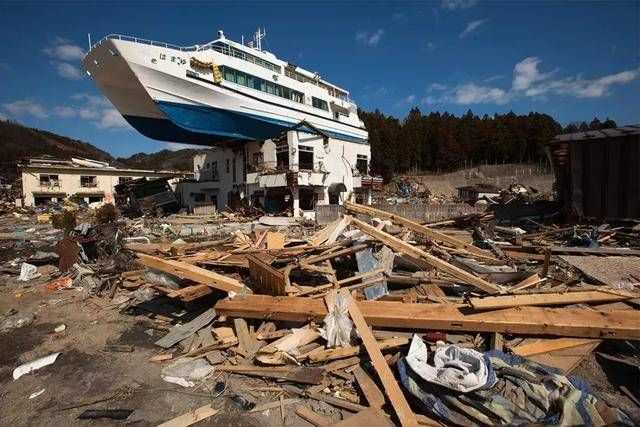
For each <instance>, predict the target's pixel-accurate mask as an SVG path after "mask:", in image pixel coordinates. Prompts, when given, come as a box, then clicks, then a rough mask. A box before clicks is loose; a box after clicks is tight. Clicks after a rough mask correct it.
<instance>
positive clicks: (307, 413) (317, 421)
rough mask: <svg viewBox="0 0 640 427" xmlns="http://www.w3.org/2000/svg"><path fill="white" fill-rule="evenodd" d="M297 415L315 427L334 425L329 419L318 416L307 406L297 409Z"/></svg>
mask: <svg viewBox="0 0 640 427" xmlns="http://www.w3.org/2000/svg"><path fill="white" fill-rule="evenodd" d="M296 414H298V416H299V417H300V418H302V419H303V420H305V421H307V422H308V423H310V424H313V425H314V426H315V427H329V426H330V425H331V424H332V422H331V420H330V419H329V418H327V417H324V416H322V415H319V414H317V413H316V412H314V411H312V410H311V409H309V408H307V407H306V406H299V407H298V408H296Z"/></svg>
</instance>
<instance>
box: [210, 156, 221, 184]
mask: <svg viewBox="0 0 640 427" xmlns="http://www.w3.org/2000/svg"><path fill="white" fill-rule="evenodd" d="M219 179H220V177H219V176H218V162H217V161H216V162H211V180H212V181H217V180H219Z"/></svg>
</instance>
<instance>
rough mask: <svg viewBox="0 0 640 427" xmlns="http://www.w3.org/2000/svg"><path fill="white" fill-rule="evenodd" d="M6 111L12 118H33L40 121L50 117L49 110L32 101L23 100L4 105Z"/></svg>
mask: <svg viewBox="0 0 640 427" xmlns="http://www.w3.org/2000/svg"><path fill="white" fill-rule="evenodd" d="M2 108H3V109H4V111H5V112H6V113H7V114H8V115H10V116H15V117H19V116H33V117H36V118H38V119H46V118H47V117H49V113H48V112H47V110H46V109H45V108H44V107H43V106H42V105H41V104H39V103H37V102H35V101H32V100H30V99H21V100H18V101H14V102H9V103H6V104H2Z"/></svg>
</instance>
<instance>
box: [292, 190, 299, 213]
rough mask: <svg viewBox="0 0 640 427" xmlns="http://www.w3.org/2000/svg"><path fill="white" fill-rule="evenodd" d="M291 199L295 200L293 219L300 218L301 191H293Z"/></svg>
mask: <svg viewBox="0 0 640 427" xmlns="http://www.w3.org/2000/svg"><path fill="white" fill-rule="evenodd" d="M291 197H292V198H293V217H294V218H298V217H300V190H299V189H298V187H295V188H292V189H291Z"/></svg>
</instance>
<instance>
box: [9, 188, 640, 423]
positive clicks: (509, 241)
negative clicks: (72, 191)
mask: <svg viewBox="0 0 640 427" xmlns="http://www.w3.org/2000/svg"><path fill="white" fill-rule="evenodd" d="M402 188H404V187H402ZM524 190H526V189H523V188H519V187H518V188H516V187H514V188H512V189H510V194H512V195H513V197H516V198H517V197H522V195H523V194H526V193H525V191H524ZM411 191H413V192H415V191H418V190H411ZM420 191H423V190H420ZM106 206H111V205H105V206H103V207H101V208H100V209H99V210H98V211H93V210H91V209H90V208H88V207H84V206H80V207H78V208H77V209H76V210H75V211H74V218H75V219H76V221H75V223H74V224H73V227H70V225H69V224H67V223H63V224H61V225H60V224H59V225H60V226H61V227H63V230H62V231H60V232H55V233H50V232H51V231H52V230H53V228H52V227H53V225H52V224H51V223H49V222H46V221H45V218H44V217H43V215H44V214H45V213H44V212H42V211H37V210H31V211H26V210H25V211H19V210H16V211H15V212H10V213H8V214H5V215H4V216H3V217H2V226H3V229H2V230H0V232H1V233H2V234H0V235H1V236H4V237H3V238H2V240H1V242H2V245H4V246H5V247H6V248H5V251H4V257H3V259H2V261H3V263H4V265H3V266H2V274H3V275H4V277H7V278H11V280H10V281H9V283H13V285H6V287H8V286H12V288H11V289H12V290H14V291H15V292H20V293H22V292H40V293H39V294H38V295H40V296H41V298H43V299H44V298H46V297H47V296H49V297H52V298H53V297H55V298H57V300H60V301H69V302H64V303H58V302H55V301H57V300H51V301H50V302H47V303H44V302H43V306H47V305H48V304H49V305H51V307H54V306H55V304H73V305H74V306H77V307H78V309H79V310H83V311H88V312H89V313H94V312H95V313H99V312H101V313H105V312H112V313H113V316H115V317H114V318H115V319H119V318H129V319H132V320H134V321H135V322H136V324H139V325H140V331H141V334H142V336H143V337H146V338H141V339H144V340H146V344H145V343H144V342H143V343H138V342H136V343H131V342H122V341H115V342H102V343H101V344H100V348H99V349H96V351H99V352H102V353H104V352H109V353H110V354H122V355H123V357H125V356H126V357H134V355H137V354H139V353H141V352H143V353H144V359H143V360H144V361H143V362H142V363H144V364H146V365H147V366H145V367H144V369H143V368H140V369H141V371H140V372H142V371H144V372H149V373H150V375H152V376H154V377H155V380H154V381H155V382H154V383H155V384H158V380H159V382H160V384H162V383H165V388H166V387H168V390H171V392H174V393H184V392H186V393H192V394H193V395H195V396H197V395H198V394H203V395H205V396H207V398H208V399H209V401H210V403H209V404H207V405H205V406H202V403H200V404H199V405H194V406H193V407H191V409H189V411H187V410H185V409H182V410H179V411H178V412H177V413H173V414H170V415H169V414H167V413H165V414H164V415H161V417H162V418H161V419H154V421H156V422H155V423H156V424H158V423H159V422H161V421H165V422H167V423H168V424H167V425H189V424H191V423H194V422H196V421H198V420H203V419H206V418H209V417H222V416H224V414H225V413H226V412H227V411H230V410H231V409H230V408H234V409H233V411H239V412H240V413H243V414H245V413H246V414H253V415H254V416H267V417H271V416H277V417H278V418H281V417H285V418H286V417H299V418H300V419H303V420H307V421H309V422H311V423H312V424H315V425H329V424H330V425H333V424H336V423H337V424H336V425H341V424H340V421H339V419H340V418H342V421H341V422H342V423H345V425H362V423H372V424H373V425H392V424H398V425H403V426H404V425H449V424H465V425H476V424H477V425H480V424H518V423H549V422H551V423H563V422H566V423H573V424H576V423H577V424H581V423H594V424H597V423H598V420H607V422H608V423H615V422H619V423H630V422H631V420H636V421H637V411H636V412H634V411H633V410H630V409H629V408H632V407H633V405H634V403H633V399H637V398H638V397H639V396H638V395H637V393H638V391H637V388H636V389H635V390H634V389H633V387H631V388H629V387H628V384H622V383H621V384H620V386H619V389H616V390H619V396H625V397H624V399H628V402H631V403H629V404H628V405H621V404H619V403H618V401H616V400H615V399H611V396H609V395H604V394H601V393H600V391H598V390H590V389H588V388H586V387H582V385H581V384H582V383H580V382H576V380H574V379H573V377H572V376H571V374H572V373H573V372H574V371H575V370H576V367H577V366H578V365H579V364H580V363H581V362H582V361H586V360H593V361H595V360H596V359H595V356H596V355H598V359H597V363H600V364H602V365H603V366H604V365H616V364H618V365H624V364H626V365H624V366H629V364H630V365H631V366H635V367H636V368H637V366H638V365H639V363H640V362H639V358H638V356H637V354H638V351H637V349H638V341H639V340H640V312H639V311H638V307H639V306H640V289H638V287H639V285H640V273H639V272H638V268H637V258H638V256H639V255H640V235H639V234H638V227H637V226H636V224H634V223H616V224H608V225H606V226H602V225H601V226H594V225H592V224H553V223H552V222H549V221H548V220H547V221H544V220H531V219H519V220H517V221H513V222H511V223H509V224H505V223H500V222H498V221H496V218H495V217H493V216H491V215H479V216H473V217H465V218H454V219H451V220H447V221H445V222H444V223H438V224H436V225H424V224H422V223H420V222H417V221H413V220H410V219H407V218H404V217H402V216H398V215H396V214H392V213H389V212H386V211H383V210H380V209H374V208H372V207H369V206H364V205H360V204H356V203H351V202H346V203H345V204H344V209H345V214H344V215H342V216H341V217H340V218H338V219H337V220H335V221H333V222H331V223H329V224H328V225H326V226H323V227H317V226H314V225H311V224H307V223H300V222H292V220H291V219H290V218H288V219H287V220H286V221H285V220H276V219H273V217H260V216H259V215H258V216H254V215H253V213H250V215H249V216H248V217H243V216H242V212H241V211H236V212H235V213H222V214H216V215H209V216H206V217H205V216H197V215H182V214H176V215H172V216H168V217H164V218H158V217H156V216H155V214H153V213H150V212H147V214H144V215H142V216H140V217H137V218H127V217H126V216H121V215H120V214H119V212H118V211H117V210H116V209H115V208H113V207H110V208H106ZM97 212H102V213H101V214H98V215H97V214H96V213H97ZM14 213H16V214H18V216H16V215H13V214H14ZM142 213H144V212H142ZM139 214H140V212H139ZM266 218H268V219H266ZM232 221H233V222H232ZM16 224H20V227H18V226H17V225H16ZM57 224H58V223H57ZM187 227H190V229H191V230H192V231H193V230H195V229H196V227H201V228H200V229H201V230H202V232H198V233H191V232H189V233H186V232H185V231H184V230H185V229H187ZM31 229H33V230H31ZM29 230H31V231H29ZM585 236H586V237H585ZM587 238H588V241H586V240H585V239H587ZM7 248H11V249H9V250H10V251H11V255H10V256H9V255H7V253H8V252H7ZM54 249H55V255H56V256H52V255H51V252H53V251H54ZM31 262H35V263H36V264H38V267H36V265H31V264H30V263H31ZM22 266H27V267H22ZM21 268H24V269H25V271H26V270H28V273H29V274H28V275H27V273H24V274H21ZM34 269H35V270H34ZM21 275H22V276H25V277H27V276H28V277H29V279H28V281H26V282H19V281H18V278H19V277H20V276H21ZM76 291H82V292H76ZM76 294H77V295H76ZM26 316H27V317H25V315H22V314H19V313H16V312H15V311H13V312H10V313H7V314H6V315H5V316H3V318H2V319H1V320H2V328H1V329H2V333H3V334H11V333H14V331H16V330H17V329H15V328H20V330H25V329H27V328H33V327H34V325H32V324H31V323H32V322H36V319H37V318H38V317H36V316H34V315H31V314H28V315H26ZM62 320H64V319H61V318H57V319H56V323H54V324H53V325H50V326H48V333H49V334H51V336H52V337H55V339H58V340H65V339H67V337H68V336H71V335H73V334H79V333H82V332H81V330H82V328H80V327H78V326H76V325H75V324H74V323H71V322H70V321H65V322H64V323H62ZM116 322H117V320H116ZM36 326H37V325H36ZM53 330H55V333H52V332H51V331H53ZM63 332H64V333H63ZM65 342H66V341H65ZM134 344H135V345H134ZM96 345H97V344H96ZM596 348H597V349H598V350H597V351H596ZM612 348H615V349H616V350H615V351H613V350H612ZM60 349H62V347H60ZM122 352H125V353H122ZM54 354H56V353H54ZM600 354H602V355H603V356H599V355H600ZM65 359H66V350H65V355H64V356H63V357H61V358H60V361H59V362H58V364H60V365H62V364H63V363H64V362H65ZM27 360H35V361H36V362H39V359H37V357H32V358H31V359H27ZM48 360H49V359H47V361H48ZM53 360H54V361H55V358H54V359H53ZM620 361H622V362H620ZM51 363H53V362H51ZM593 363H596V362H593ZM18 365H19V364H16V367H17V371H19V373H20V372H22V371H24V370H25V369H26V370H27V371H28V370H29V369H27V368H21V367H19V366H18ZM43 366H44V365H43ZM616 366H617V365H616ZM20 369H22V371H21V370H20ZM619 369H622V368H619ZM25 372H26V371H25ZM130 375H131V376H132V377H136V372H133V373H130ZM536 375H538V376H536ZM14 376H15V374H14ZM612 378H613V377H612ZM612 381H613V379H612ZM541 384H547V385H549V387H548V388H547V389H546V391H545V392H544V393H542V389H541ZM45 385H46V384H41V386H39V387H38V388H35V386H34V387H33V388H31V390H34V389H35V390H38V389H43V386H45ZM183 387H187V388H183ZM615 387H616V385H615V384H613V385H608V389H611V388H614V389H615ZM622 387H624V388H622ZM50 388H51V386H50V385H47V389H50ZM43 390H44V389H43ZM187 390H189V391H187ZM537 392H539V393H542V394H538V395H537V396H538V397H537V398H536V397H535V396H534V394H535V393H537ZM118 396H120V397H119V399H120V403H118V404H115V403H114V406H113V407H115V408H127V407H130V408H136V407H137V406H136V404H135V403H132V404H128V403H127V397H126V396H125V395H122V394H118ZM626 396H629V397H626ZM536 399H539V400H540V401H539V402H538V401H537V400H536ZM498 400H499V401H500V402H502V403H501V404H500V405H499V406H491V405H489V404H488V403H487V402H491V401H498ZM132 402H133V401H132ZM536 402H537V403H536ZM229 404H230V405H233V406H228V405H229ZM117 405H120V406H117ZM90 410H91V411H94V412H92V413H91V414H92V415H91V417H89V418H95V417H105V416H106V417H108V418H112V419H128V418H129V417H130V415H131V414H132V411H133V409H127V410H117V409H116V410H112V409H108V408H103V407H96V408H91V409H90ZM105 411H107V412H105ZM108 411H112V412H108ZM81 413H82V412H81V411H79V412H77V413H75V416H78V415H80V414H81ZM135 414H136V419H137V418H138V417H143V418H144V417H145V416H147V415H146V414H145V413H144V412H139V411H138V410H137V409H136V411H135ZM94 415H95V416H94ZM87 417H88V415H86V416H85V417H84V418H87ZM634 417H636V418H634ZM554 420H555V421H554ZM349 423H350V424H349ZM353 423H356V424H353Z"/></svg>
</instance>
